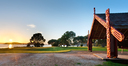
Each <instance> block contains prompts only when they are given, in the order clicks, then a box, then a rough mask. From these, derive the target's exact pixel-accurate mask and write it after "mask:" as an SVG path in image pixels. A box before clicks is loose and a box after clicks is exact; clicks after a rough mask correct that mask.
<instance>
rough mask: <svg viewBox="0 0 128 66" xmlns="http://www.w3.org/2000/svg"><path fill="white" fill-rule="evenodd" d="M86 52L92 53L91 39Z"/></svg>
mask: <svg viewBox="0 0 128 66" xmlns="http://www.w3.org/2000/svg"><path fill="white" fill-rule="evenodd" d="M88 51H90V52H92V39H89V44H88Z"/></svg>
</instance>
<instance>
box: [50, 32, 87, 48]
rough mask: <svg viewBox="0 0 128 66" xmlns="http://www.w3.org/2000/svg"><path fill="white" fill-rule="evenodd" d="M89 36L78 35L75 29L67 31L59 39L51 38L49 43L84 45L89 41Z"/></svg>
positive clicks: (55, 44)
mask: <svg viewBox="0 0 128 66" xmlns="http://www.w3.org/2000/svg"><path fill="white" fill-rule="evenodd" d="M87 38H88V36H87V35H86V36H77V37H76V33H75V32H73V31H66V32H65V33H64V34H63V35H62V36H61V37H60V38H58V39H51V40H49V41H48V44H51V45H52V46H62V45H66V46H67V47H68V46H70V45H77V46H78V45H81V46H82V45H83V44H84V43H87Z"/></svg>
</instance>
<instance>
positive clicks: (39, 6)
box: [0, 0, 128, 44]
mask: <svg viewBox="0 0 128 66" xmlns="http://www.w3.org/2000/svg"><path fill="white" fill-rule="evenodd" d="M127 3H128V1H127V0H0V43H3V42H9V40H12V41H14V42H24V43H27V42H29V40H30V38H31V36H32V35H33V34H35V33H42V35H43V37H44V38H45V39H46V42H45V44H47V41H48V40H50V39H58V38H60V37H61V36H62V35H63V34H64V33H65V32H66V31H73V32H75V33H76V36H85V35H87V34H88V30H90V29H91V25H92V21H93V13H94V10H93V8H94V7H95V9H96V13H105V11H106V10H107V9H108V8H109V9H110V13H122V12H128V7H127V6H128V4H127Z"/></svg>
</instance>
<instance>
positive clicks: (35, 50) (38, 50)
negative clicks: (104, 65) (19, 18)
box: [0, 47, 128, 53]
mask: <svg viewBox="0 0 128 66" xmlns="http://www.w3.org/2000/svg"><path fill="white" fill-rule="evenodd" d="M71 50H75V51H87V50H88V47H16V48H12V49H9V48H6V49H0V53H57V52H68V51H71ZM92 51H107V49H106V47H93V48H92ZM118 51H121V49H118ZM123 51H128V49H124V50H123Z"/></svg>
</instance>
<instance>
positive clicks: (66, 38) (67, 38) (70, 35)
mask: <svg viewBox="0 0 128 66" xmlns="http://www.w3.org/2000/svg"><path fill="white" fill-rule="evenodd" d="M75 36H76V34H75V33H74V32H73V31H66V32H65V33H64V34H63V35H62V37H61V44H63V45H67V46H69V45H71V43H73V39H74V37H75Z"/></svg>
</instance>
